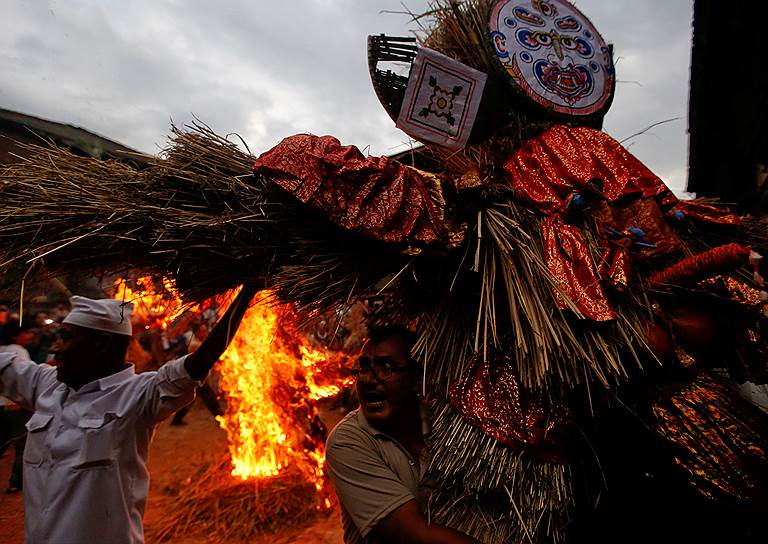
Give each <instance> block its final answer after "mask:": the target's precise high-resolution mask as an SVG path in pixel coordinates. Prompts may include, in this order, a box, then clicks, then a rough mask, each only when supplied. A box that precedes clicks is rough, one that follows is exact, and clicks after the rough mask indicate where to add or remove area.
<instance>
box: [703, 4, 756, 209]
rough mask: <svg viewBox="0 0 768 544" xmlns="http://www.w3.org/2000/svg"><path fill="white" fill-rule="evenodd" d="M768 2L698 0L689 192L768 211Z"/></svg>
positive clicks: (742, 207)
mask: <svg viewBox="0 0 768 544" xmlns="http://www.w3.org/2000/svg"><path fill="white" fill-rule="evenodd" d="M767 18H768V2H755V1H754V0H731V1H729V2H718V1H713V0H696V1H695V2H694V15H693V53H692V58H691V92H690V106H689V124H688V126H689V132H690V155H689V172H688V190H689V191H691V192H695V193H696V194H697V195H698V196H703V197H718V198H720V199H721V200H723V201H725V202H730V203H734V204H735V205H737V206H738V208H739V209H740V210H741V211H748V212H757V211H761V212H762V213H767V212H768V184H766V183H765V182H764V181H763V180H764V179H765V177H766V174H768V124H767V123H766V122H767V121H768V109H767V108H766V106H768V70H766V68H765V66H764V61H763V55H764V54H765V53H766V52H767V51H768V47H766V42H768V34H766V32H765V21H766V20H767Z"/></svg>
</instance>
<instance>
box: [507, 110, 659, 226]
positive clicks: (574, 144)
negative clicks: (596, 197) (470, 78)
mask: <svg viewBox="0 0 768 544" xmlns="http://www.w3.org/2000/svg"><path fill="white" fill-rule="evenodd" d="M504 171H505V173H506V174H507V180H508V182H509V185H510V186H511V187H512V188H513V189H514V191H515V193H516V194H517V196H518V197H520V198H521V199H522V200H523V201H526V202H529V203H530V204H531V206H532V207H533V208H535V209H538V210H540V211H542V212H544V213H546V214H551V213H555V212H559V211H561V210H562V208H563V205H564V202H565V198H566V197H567V196H568V195H569V194H570V193H571V192H572V191H574V190H579V189H581V188H583V187H584V186H585V185H586V184H587V183H588V182H589V181H590V180H592V179H601V180H603V191H602V192H603V195H604V196H605V197H606V198H607V199H608V200H609V201H613V200H616V199H618V198H620V197H622V196H626V195H629V194H633V193H634V194H637V195H638V196H643V197H656V196H661V195H665V194H666V193H669V189H668V188H667V186H666V185H664V183H663V182H662V181H661V180H660V179H659V178H658V177H657V176H656V175H655V174H654V173H653V172H651V171H650V170H649V169H648V168H646V166H645V165H644V164H643V163H641V162H640V161H639V160H638V159H636V158H635V157H634V156H633V155H632V154H631V153H630V152H629V151H627V150H626V149H624V148H623V147H622V146H621V144H620V143H619V142H617V141H616V140H614V139H613V138H611V137H610V136H608V135H607V134H606V133H605V132H601V131H599V130H594V129H591V128H584V127H565V126H561V125H556V126H554V127H552V128H550V129H549V130H547V131H546V132H545V133H544V134H542V135H541V136H539V137H538V138H534V139H532V140H530V141H528V142H526V144H525V145H524V146H523V147H521V148H520V149H519V150H518V151H517V152H516V153H515V154H513V155H512V156H511V157H510V158H509V159H508V160H507V162H506V163H504ZM669 194H671V193H669Z"/></svg>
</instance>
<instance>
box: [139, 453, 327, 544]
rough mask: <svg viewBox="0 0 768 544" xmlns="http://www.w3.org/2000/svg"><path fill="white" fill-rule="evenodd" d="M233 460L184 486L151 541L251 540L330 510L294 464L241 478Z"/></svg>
mask: <svg viewBox="0 0 768 544" xmlns="http://www.w3.org/2000/svg"><path fill="white" fill-rule="evenodd" d="M231 470H232V466H231V464H230V461H229V459H223V460H222V461H221V462H219V463H217V464H213V465H211V466H209V467H208V468H207V469H203V470H202V471H201V473H200V474H199V475H198V476H197V477H196V478H193V479H192V482H193V483H191V484H189V485H187V486H186V487H183V488H182V489H181V491H180V492H179V495H178V497H176V498H175V500H174V503H173V506H172V507H171V508H172V509H171V514H170V515H169V516H168V517H167V518H165V519H164V520H163V521H162V522H161V523H160V524H159V525H158V526H156V527H153V529H152V531H151V534H149V535H148V536H150V537H152V540H156V541H160V542H173V541H174V539H176V538H179V537H181V536H187V537H188V536H195V537H197V538H199V540H200V541H205V540H209V541H212V542H229V541H231V540H236V541H247V540H248V539H251V538H253V537H254V536H256V535H261V534H267V533H275V532H277V531H283V530H286V529H292V528H297V527H300V526H302V525H305V524H307V523H309V522H310V521H312V520H313V519H315V518H316V517H317V516H318V515H321V513H322V512H324V511H327V507H326V506H324V504H323V501H324V500H325V499H326V498H331V497H330V496H329V495H328V494H320V493H318V491H317V490H316V489H315V486H314V484H313V483H311V482H308V481H307V480H306V479H305V478H304V477H303V476H302V474H301V473H300V471H299V470H298V469H296V468H295V467H294V468H293V469H292V468H291V467H288V468H287V469H285V470H284V471H283V472H281V473H280V474H279V475H278V476H275V477H272V478H268V479H263V480H259V479H255V480H249V481H239V480H236V479H234V478H233V477H232V476H231V475H230V471H231Z"/></svg>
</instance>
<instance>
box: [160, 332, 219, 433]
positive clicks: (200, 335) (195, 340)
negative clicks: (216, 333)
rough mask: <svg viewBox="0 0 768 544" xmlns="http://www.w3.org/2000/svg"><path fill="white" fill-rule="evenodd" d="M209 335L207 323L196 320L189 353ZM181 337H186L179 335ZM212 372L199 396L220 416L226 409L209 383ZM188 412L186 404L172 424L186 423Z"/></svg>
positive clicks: (199, 389)
mask: <svg viewBox="0 0 768 544" xmlns="http://www.w3.org/2000/svg"><path fill="white" fill-rule="evenodd" d="M207 336H208V325H207V323H206V322H205V321H197V320H196V321H195V322H194V324H193V325H192V339H191V340H190V341H189V345H188V346H187V353H193V352H194V351H195V350H196V349H197V348H199V347H200V344H202V342H203V340H205V339H206V337H207ZM179 338H184V337H183V336H179ZM211 374H212V373H209V377H208V379H207V380H206V381H205V382H204V383H203V385H202V386H200V387H198V388H197V396H198V397H200V400H202V401H203V404H205V406H206V407H207V408H208V410H209V411H210V412H211V414H212V415H214V416H220V415H223V414H224V411H223V410H222V409H221V405H220V404H219V399H218V398H217V396H216V392H215V391H214V390H213V387H211V385H210V384H209V381H210V380H211V377H210V375H211ZM187 412H189V405H187V406H184V407H183V408H181V409H180V410H179V411H178V412H176V413H175V414H174V416H173V419H172V420H171V425H181V424H182V423H184V416H186V415H187Z"/></svg>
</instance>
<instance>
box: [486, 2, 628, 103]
mask: <svg viewBox="0 0 768 544" xmlns="http://www.w3.org/2000/svg"><path fill="white" fill-rule="evenodd" d="M490 26H491V40H492V42H493V47H494V49H495V51H496V56H497V57H498V58H499V61H501V63H502V65H503V66H504V69H505V70H506V71H507V73H508V74H509V76H510V77H511V78H512V80H513V82H514V83H515V84H516V85H517V87H519V88H520V89H521V90H522V91H523V92H524V93H525V94H526V95H527V96H528V97H530V98H531V99H533V100H535V101H536V102H537V103H539V104H541V105H542V106H544V107H545V108H548V109H551V110H554V111H556V112H558V113H564V114H568V115H577V116H586V115H593V114H596V113H601V110H603V108H604V107H606V106H607V105H609V104H610V99H611V96H612V93H613V87H614V77H615V76H614V70H613V61H612V59H611V54H610V51H609V49H608V46H607V45H606V44H605V41H603V38H602V37H601V36H600V34H598V32H597V30H595V27H594V26H592V23H590V22H589V19H587V18H586V17H585V16H584V15H583V14H582V13H581V12H580V11H579V10H578V9H576V8H575V7H574V6H573V5H571V4H570V3H568V2H566V1H565V0H499V2H497V3H496V4H495V5H494V7H493V9H492V10H491V21H490Z"/></svg>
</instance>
